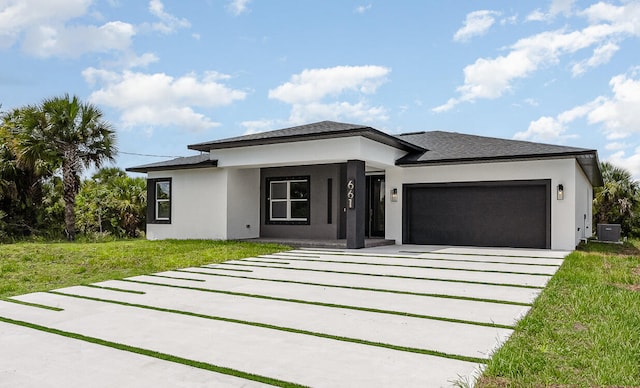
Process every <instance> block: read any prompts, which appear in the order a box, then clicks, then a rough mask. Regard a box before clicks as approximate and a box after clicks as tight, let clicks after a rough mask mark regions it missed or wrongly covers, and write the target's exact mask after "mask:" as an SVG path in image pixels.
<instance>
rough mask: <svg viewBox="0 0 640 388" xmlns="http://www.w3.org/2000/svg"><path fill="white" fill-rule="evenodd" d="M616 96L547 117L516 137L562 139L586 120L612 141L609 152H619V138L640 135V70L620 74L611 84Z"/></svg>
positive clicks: (612, 95)
mask: <svg viewBox="0 0 640 388" xmlns="http://www.w3.org/2000/svg"><path fill="white" fill-rule="evenodd" d="M609 85H610V86H611V92H612V94H611V95H610V96H599V97H597V98H595V99H593V100H592V101H590V102H587V103H586V104H583V105H578V106H576V107H574V108H572V109H569V110H566V111H564V112H561V113H560V114H558V115H557V116H556V117H549V116H544V117H540V118H539V119H537V120H535V121H532V122H531V123H530V124H529V128H528V129H527V130H526V131H524V132H518V133H516V134H515V136H514V138H515V139H520V140H528V139H532V140H545V141H548V140H562V139H565V138H567V137H571V136H573V135H566V134H565V132H566V131H567V129H568V125H569V124H570V123H572V122H574V121H575V120H578V119H586V121H587V124H589V125H598V126H599V127H600V129H601V130H602V131H603V132H604V134H605V135H606V137H607V139H608V140H613V141H612V142H611V143H610V144H609V145H608V146H607V147H608V148H607V149H610V150H614V149H619V147H620V145H621V144H622V143H621V142H619V141H615V140H619V139H624V138H628V137H629V136H632V135H636V134H639V135H640V115H638V114H637V112H638V111H640V68H636V69H633V70H631V71H630V72H629V73H628V74H620V75H617V76H615V77H613V78H612V79H611V81H610V82H609Z"/></svg>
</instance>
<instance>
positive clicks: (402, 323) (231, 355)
mask: <svg viewBox="0 0 640 388" xmlns="http://www.w3.org/2000/svg"><path fill="white" fill-rule="evenodd" d="M568 253H569V252H557V251H548V250H520V249H517V250H514V249H488V248H451V247H426V246H407V245H405V246H391V247H378V248H369V249H363V250H293V251H288V252H282V253H278V254H274V255H268V256H261V257H255V258H247V259H243V260H235V261H229V262H225V263H224V264H217V265H207V266H203V267H197V268H185V269H182V270H179V271H168V272H162V273H157V274H152V275H145V276H136V277H132V278H127V279H123V280H113V281H106V282H101V283H97V284H95V285H92V286H77V287H69V288H64V289H60V290H56V291H53V292H47V293H34V294H28V295H22V296H18V297H14V298H13V300H15V301H17V302H21V303H20V304H19V303H13V302H9V301H0V387H16V386H20V387H63V386H64V387H86V386H91V387H113V386H121V387H126V386H131V387H142V386H153V387H161V386H170V387H177V386H184V387H198V386H202V387H205V386H206V387H221V386H230V387H245V386H246V387H251V386H262V385H265V384H271V385H287V384H289V385H291V386H295V385H296V384H297V385H303V386H313V387H336V386H344V387H393V386H402V387H412V386H420V387H431V386H433V387H441V386H452V385H455V384H465V383H466V384H472V383H473V381H474V378H475V376H476V375H477V373H479V371H480V370H481V369H482V366H483V363H484V362H486V360H487V359H488V358H489V357H490V356H491V354H492V352H493V351H494V350H495V349H496V348H497V347H499V346H500V345H501V344H502V343H503V342H504V341H505V340H506V339H507V338H508V337H509V335H510V334H511V333H512V328H513V325H514V324H515V323H516V322H517V320H518V319H520V318H521V317H522V316H524V314H526V313H527V311H528V310H529V308H530V306H531V303H532V302H533V300H534V299H535V298H536V297H537V295H538V294H539V293H540V292H541V291H542V289H543V287H544V286H545V285H546V283H547V282H548V280H549V279H550V277H551V276H552V275H553V274H554V273H555V271H556V270H557V269H558V267H559V266H560V265H561V264H562V259H563V258H564V256H565V255H566V254H568ZM47 306H48V307H53V308H55V310H52V309H46V308H44V307H47Z"/></svg>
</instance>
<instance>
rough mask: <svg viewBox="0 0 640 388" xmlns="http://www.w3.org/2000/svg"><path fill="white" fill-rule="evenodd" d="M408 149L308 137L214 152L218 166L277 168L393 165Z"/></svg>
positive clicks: (358, 139) (358, 138)
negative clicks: (362, 163)
mask: <svg viewBox="0 0 640 388" xmlns="http://www.w3.org/2000/svg"><path fill="white" fill-rule="evenodd" d="M405 153H406V152H404V151H402V150H399V149H397V148H394V147H391V146H388V145H385V144H381V143H378V142H376V141H373V140H370V139H367V138H364V137H361V136H355V137H342V138H335V139H322V140H307V141H299V142H291V143H280V144H265V145H257V146H251V147H241V148H229V149H219V150H212V151H211V159H215V160H217V161H218V167H220V168H225V167H241V168H246V167H277V166H301V165H309V164H330V163H343V162H345V161H347V160H349V159H357V160H364V161H365V162H367V164H368V165H373V166H378V167H387V166H393V165H394V164H395V161H396V159H398V158H400V157H401V156H403V155H404V154H405Z"/></svg>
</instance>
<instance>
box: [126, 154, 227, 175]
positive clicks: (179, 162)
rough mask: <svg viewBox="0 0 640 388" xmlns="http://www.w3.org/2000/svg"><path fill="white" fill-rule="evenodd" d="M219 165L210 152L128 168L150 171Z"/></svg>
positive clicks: (130, 169)
mask: <svg viewBox="0 0 640 388" xmlns="http://www.w3.org/2000/svg"><path fill="white" fill-rule="evenodd" d="M216 166H218V161H217V160H211V159H209V154H200V155H194V156H185V157H181V158H176V159H171V160H165V161H162V162H157V163H150V164H144V165H142V166H135V167H130V168H127V171H131V172H149V171H167V170H183V169H190V168H205V167H216Z"/></svg>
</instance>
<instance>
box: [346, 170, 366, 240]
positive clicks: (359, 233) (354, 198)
mask: <svg viewBox="0 0 640 388" xmlns="http://www.w3.org/2000/svg"><path fill="white" fill-rule="evenodd" d="M345 185H347V186H348V187H347V248H349V249H357V248H364V228H365V213H366V195H367V193H366V191H367V184H366V181H365V175H364V161H362V160H349V161H347V182H346V183H345Z"/></svg>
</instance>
